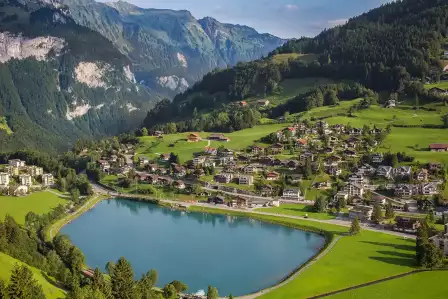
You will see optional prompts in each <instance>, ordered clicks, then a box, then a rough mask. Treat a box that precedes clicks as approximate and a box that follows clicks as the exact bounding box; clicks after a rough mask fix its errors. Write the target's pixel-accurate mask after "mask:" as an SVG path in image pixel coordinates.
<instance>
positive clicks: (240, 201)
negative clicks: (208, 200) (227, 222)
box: [231, 196, 249, 208]
mask: <svg viewBox="0 0 448 299" xmlns="http://www.w3.org/2000/svg"><path fill="white" fill-rule="evenodd" d="M231 206H232V207H234V208H247V207H248V206H249V199H247V198H245V197H242V196H238V197H236V198H234V199H232V202H231Z"/></svg>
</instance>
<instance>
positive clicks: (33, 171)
mask: <svg viewBox="0 0 448 299" xmlns="http://www.w3.org/2000/svg"><path fill="white" fill-rule="evenodd" d="M28 173H29V174H30V175H31V176H33V177H37V176H41V175H43V174H44V169H43V168H42V167H37V166H29V167H28Z"/></svg>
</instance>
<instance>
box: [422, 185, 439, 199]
mask: <svg viewBox="0 0 448 299" xmlns="http://www.w3.org/2000/svg"><path fill="white" fill-rule="evenodd" d="M420 192H421V193H422V194H423V195H427V196H428V195H435V194H437V193H438V191H437V186H436V185H435V184H433V183H428V184H423V185H422V186H421V190H420Z"/></svg>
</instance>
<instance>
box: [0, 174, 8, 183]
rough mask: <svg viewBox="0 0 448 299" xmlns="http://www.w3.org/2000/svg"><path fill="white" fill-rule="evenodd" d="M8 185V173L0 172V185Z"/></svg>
mask: <svg viewBox="0 0 448 299" xmlns="http://www.w3.org/2000/svg"><path fill="white" fill-rule="evenodd" d="M8 185H9V173H6V172H0V186H8Z"/></svg>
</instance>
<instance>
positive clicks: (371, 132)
mask: <svg viewBox="0 0 448 299" xmlns="http://www.w3.org/2000/svg"><path fill="white" fill-rule="evenodd" d="M381 133H383V130H382V129H378V128H373V129H372V130H370V134H372V135H378V134H381Z"/></svg>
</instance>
